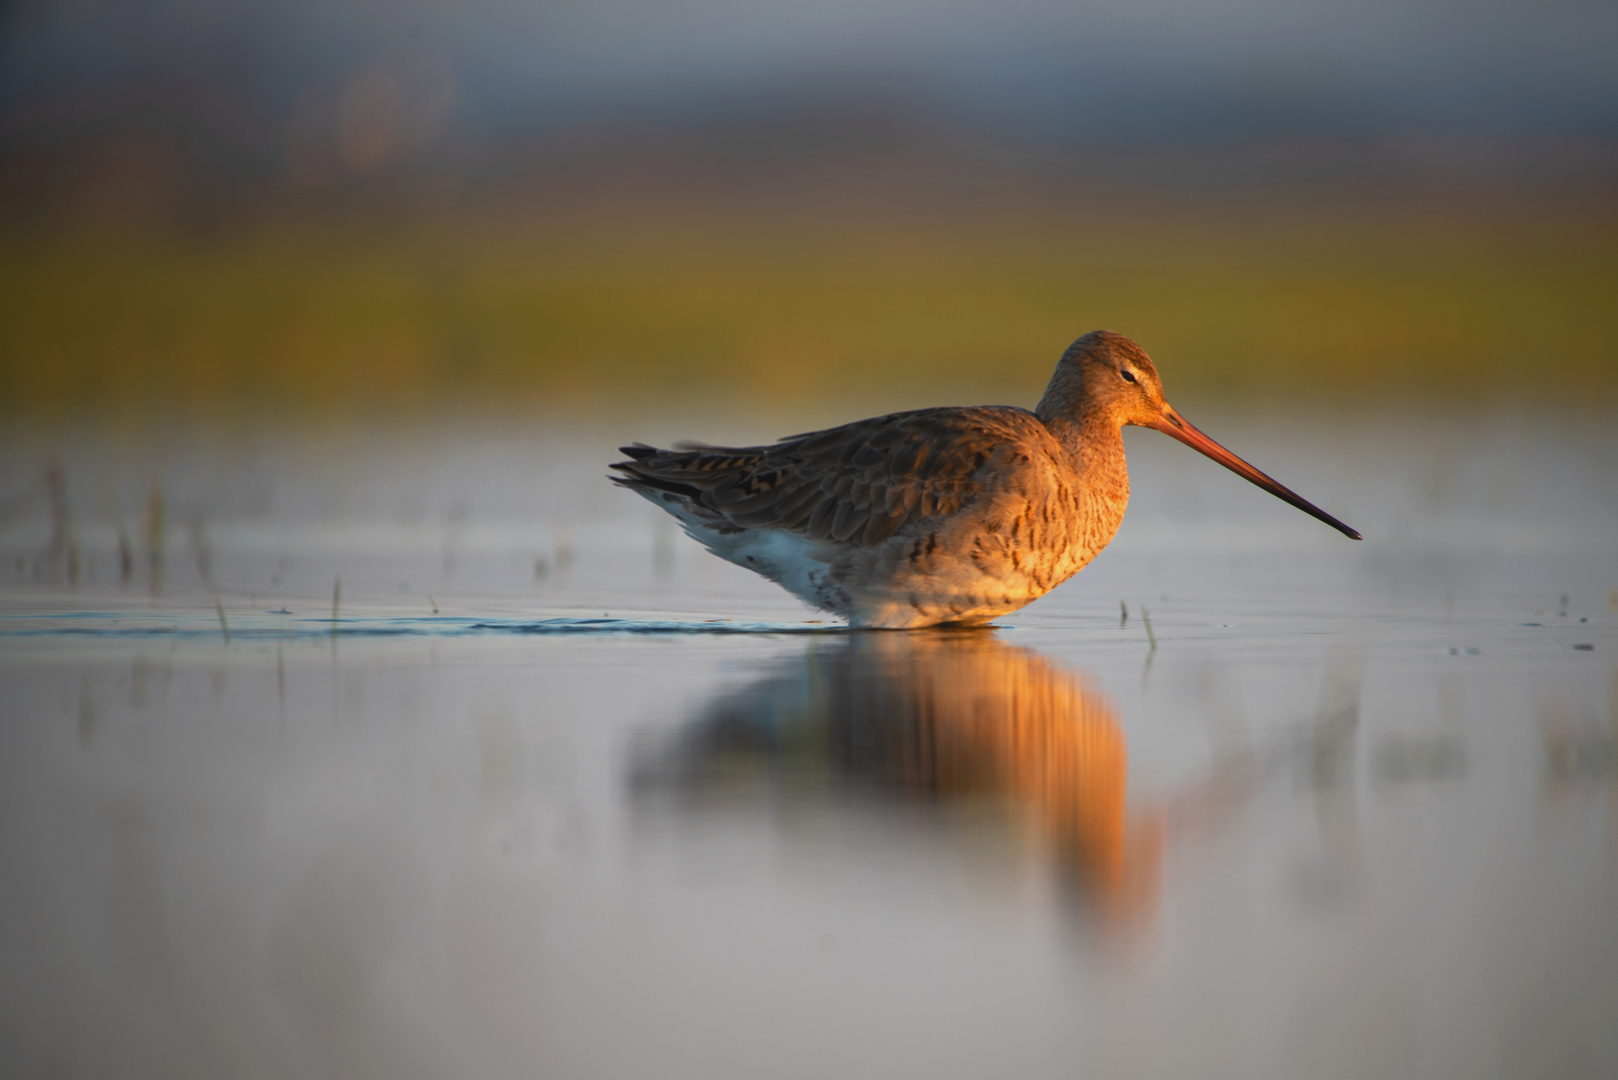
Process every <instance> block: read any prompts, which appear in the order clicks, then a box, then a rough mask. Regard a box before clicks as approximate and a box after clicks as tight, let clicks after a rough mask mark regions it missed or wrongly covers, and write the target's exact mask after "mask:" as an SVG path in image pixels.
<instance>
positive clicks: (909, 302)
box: [0, 204, 1618, 417]
mask: <svg viewBox="0 0 1618 1080" xmlns="http://www.w3.org/2000/svg"><path fill="white" fill-rule="evenodd" d="M1615 297H1618V214H1615V213H1612V212H1604V211H1599V210H1592V209H1590V208H1588V207H1584V208H1568V207H1564V208H1546V207H1534V206H1513V207H1500V206H1492V205H1479V206H1472V207H1466V206H1450V207H1442V208H1433V207H1426V208H1415V209H1405V210H1397V211H1394V210H1388V209H1386V208H1375V207H1367V206H1361V207H1336V208H1332V207H1323V206H1319V205H1313V206H1310V205H1290V206H1289V205H1285V204H1278V205H1267V206H1265V205H1248V206H1246V207H1224V208H1221V209H1209V208H1206V207H1202V208H1199V207H1194V206H1188V205H1187V206H1167V207H1165V206H1139V207H1134V208H1126V209H1120V208H1117V207H1114V208H1113V209H1111V210H1110V211H1109V212H1108V213H1106V214H1099V213H1098V214H1093V215H1088V216H1087V215H1084V214H1064V215H1053V214H1029V215H1026V216H1024V217H1020V218H1018V217H1001V218H993V217H991V216H988V215H977V216H972V215H967V214H956V215H953V216H944V215H931V216H929V215H924V214H916V215H910V216H905V215H890V216H883V215H876V214H872V215H868V216H866V217H865V218H863V219H858V218H855V217H852V216H849V215H842V216H839V215H830V214H822V215H818V216H816V215H812V214H811V215H805V216H802V217H799V218H797V219H795V220H794V219H789V218H788V217H787V216H786V215H782V214H773V215H772V214H762V213H742V212H737V213H724V212H718V211H705V212H691V213H685V214H682V215H677V216H676V215H668V214H655V213H650V212H646V213H639V214H637V213H633V212H628V211H621V210H598V211H595V212H588V213H587V212H578V213H574V214H571V215H562V214H560V213H542V212H537V211H531V210H530V211H523V210H521V209H512V210H509V211H505V212H495V211H486V212H484V213H482V214H438V215H432V216H430V217H427V218H425V219H423V220H415V221H410V222H408V223H394V224H388V223H385V222H383V223H379V222H377V221H374V220H373V221H372V222H370V223H368V224H359V223H355V222H352V221H344V222H335V223H334V222H332V221H309V220H303V221H260V222H257V223H254V224H251V225H237V226H234V227H231V228H228V229H216V230H214V231H212V232H210V233H197V232H189V233H187V232H180V231H169V232H165V233H145V234H140V235H131V234H128V233H114V232H110V231H109V232H104V233H98V232H96V231H94V230H86V229H82V228H81V229H79V230H76V231H73V232H66V231H61V230H57V231H42V230H34V231H32V232H25V231H13V232H11V233H9V234H7V235H5V236H3V237H0V410H3V411H4V412H5V413H6V414H9V415H12V416H16V415H18V414H24V415H30V416H39V417H51V416H63V415H68V416H71V415H79V414H104V413H141V412H147V411H157V412H163V411H175V410H179V411H186V410H193V409H198V410H212V411H226V412H231V411H238V410H245V411H273V410H300V409H308V410H330V409H339V410H353V409H368V410H381V411H404V412H412V411H420V410H434V409H439V408H442V407H444V406H445V405H471V406H477V407H492V408H502V407H508V406H509V407H513V408H520V409H534V408H541V409H542V408H546V407H552V408H572V407H579V406H584V405H591V404H607V403H618V404H643V403H655V402H659V401H667V400H669V399H671V398H682V399H695V400H701V399H713V398H721V399H737V400H753V399H764V400H771V401H778V402H790V401H802V400H811V399H825V398H833V397H836V398H847V397H866V398H870V399H873V400H882V401H885V402H887V401H891V402H897V403H900V404H911V405H917V406H920V405H926V404H935V403H939V402H945V401H970V400H998V401H1007V402H1015V403H1023V404H1031V403H1032V402H1033V401H1034V400H1035V399H1037V397H1038V394H1039V392H1040V389H1041V388H1042V387H1043V385H1044V382H1045V379H1046V378H1047V377H1048V375H1049V372H1050V369H1051V366H1052V364H1053V363H1054V362H1055V360H1056V358H1057V356H1058V355H1059V354H1060V352H1061V350H1062V349H1063V348H1064V347H1065V346H1066V344H1067V343H1068V342H1069V341H1071V340H1072V339H1073V338H1074V337H1076V336H1077V335H1079V334H1081V333H1083V332H1085V331H1088V330H1091V329H1095V328H1098V327H1106V328H1110V329H1114V330H1118V331H1121V332H1123V333H1126V334H1129V335H1130V336H1132V337H1134V338H1136V340H1138V341H1140V342H1141V343H1142V344H1143V345H1144V346H1145V347H1146V349H1147V351H1148V352H1150V353H1152V355H1153V356H1154V357H1155V358H1156V359H1157V360H1158V361H1159V363H1160V365H1161V367H1162V368H1163V370H1164V375H1165V380H1166V382H1167V385H1168V388H1169V390H1170V392H1171V395H1174V396H1182V395H1183V392H1185V391H1191V392H1193V393H1195V394H1199V395H1202V396H1210V395H1214V394H1220V393H1223V394H1230V395H1243V396H1261V397H1276V398H1291V397H1297V396H1309V397H1311V398H1316V399H1318V398H1321V397H1331V398H1343V397H1354V398H1358V397H1391V398H1394V399H1396V400H1399V401H1401V402H1403V401H1411V402H1412V403H1413V404H1416V405H1418V406H1419V405H1420V404H1422V402H1423V401H1425V400H1456V401H1463V402H1466V401H1476V400H1478V399H1493V400H1498V399H1525V400H1542V401H1547V402H1551V403H1560V404H1568V405H1575V406H1576V405H1582V404H1587V403H1590V402H1605V401H1610V400H1612V399H1613V397H1614V396H1615V391H1618V302H1615Z"/></svg>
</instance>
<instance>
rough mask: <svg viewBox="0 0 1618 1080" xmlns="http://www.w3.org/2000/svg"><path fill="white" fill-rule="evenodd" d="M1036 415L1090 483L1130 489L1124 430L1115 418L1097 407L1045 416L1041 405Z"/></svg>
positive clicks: (1060, 410) (1058, 410)
mask: <svg viewBox="0 0 1618 1080" xmlns="http://www.w3.org/2000/svg"><path fill="white" fill-rule="evenodd" d="M1040 405H1041V409H1040V411H1039V413H1038V414H1037V415H1039V418H1040V420H1041V421H1043V422H1044V424H1045V428H1046V430H1048V431H1049V432H1050V433H1051V434H1052V435H1054V436H1056V441H1057V442H1059V443H1061V444H1062V447H1063V448H1064V449H1065V450H1067V453H1068V457H1069V459H1070V460H1071V461H1072V463H1073V469H1074V471H1075V472H1077V473H1078V474H1079V475H1080V476H1082V477H1084V478H1085V480H1086V481H1087V482H1090V483H1096V482H1101V483H1102V484H1107V485H1116V486H1118V487H1120V488H1122V489H1123V490H1124V491H1125V492H1127V491H1128V490H1129V470H1128V467H1127V465H1126V464H1125V461H1124V437H1123V431H1122V428H1121V427H1120V426H1119V424H1118V421H1117V420H1115V419H1114V418H1113V417H1112V415H1111V414H1110V413H1108V412H1106V411H1104V410H1101V409H1098V408H1089V409H1086V408H1084V407H1083V406H1082V404H1081V405H1080V407H1078V408H1069V409H1053V410H1051V411H1050V415H1049V416H1047V415H1044V413H1045V409H1044V408H1043V406H1044V405H1045V402H1041V403H1040Z"/></svg>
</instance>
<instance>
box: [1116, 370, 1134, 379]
mask: <svg viewBox="0 0 1618 1080" xmlns="http://www.w3.org/2000/svg"><path fill="white" fill-rule="evenodd" d="M1118 374H1120V375H1122V376H1123V377H1124V382H1134V381H1135V373H1134V372H1133V371H1130V370H1129V369H1128V368H1122V369H1120V370H1119V372H1118Z"/></svg>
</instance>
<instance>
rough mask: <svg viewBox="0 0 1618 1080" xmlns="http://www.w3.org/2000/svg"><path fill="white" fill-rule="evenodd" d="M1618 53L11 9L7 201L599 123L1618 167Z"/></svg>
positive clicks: (861, 15)
mask: <svg viewBox="0 0 1618 1080" xmlns="http://www.w3.org/2000/svg"><path fill="white" fill-rule="evenodd" d="M1614 40H1618V5H1613V4H1610V3H1602V2H1597V0H1550V2H1546V3H1540V4H1533V5H1529V4H1524V3H1502V2H1488V0H1485V2H1475V0H1474V2H1466V0H1426V2H1401V3H1394V2H1388V0H1362V2H1358V3H1322V2H1309V0H1222V2H1217V3H1210V2H1198V0H1133V2H1130V3H1105V2H1103V3H1097V2H1061V3H1059V2H1055V0H997V2H995V3H981V2H972V0H859V2H854V0H821V2H819V3H815V4H787V3H745V2H739V0H682V2H678V3H668V2H658V0H463V2H459V3H451V2H447V0H324V2H316V0H282V2H274V0H20V2H13V3H12V4H10V5H9V6H7V7H6V8H4V9H3V14H0V140H3V141H0V185H4V186H5V190H12V191H15V190H26V189H29V188H30V186H32V187H33V188H36V189H37V188H41V187H48V186H50V184H51V183H52V182H55V181H59V180H60V178H61V177H62V176H63V175H64V174H73V175H77V174H81V173H83V172H85V171H90V172H93V171H95V170H96V169H97V168H102V169H105V168H108V167H110V166H108V164H107V163H108V161H116V162H118V163H119V167H120V168H133V167H135V166H129V164H128V163H129V161H130V159H131V155H133V156H134V158H135V159H139V160H144V161H145V162H146V164H145V165H144V167H145V168H146V169H147V170H148V171H151V170H154V169H155V170H157V171H159V172H161V171H163V170H168V171H170V172H180V173H184V174H185V175H186V176H187V178H188V180H189V182H191V183H194V184H200V185H201V186H202V187H204V188H210V189H221V188H222V189H231V188H233V187H237V188H240V187H244V186H245V187H253V186H255V185H258V186H262V185H265V184H279V183H282V182H287V181H290V182H292V183H294V184H298V183H302V184H304V185H305V186H319V183H320V182H321V181H322V179H323V178H330V177H331V176H344V177H349V178H352V177H355V176H373V177H375V176H384V175H389V174H394V173H397V172H398V171H399V170H401V169H411V168H414V169H418V170H419V169H421V168H423V167H430V168H436V169H440V170H449V171H461V172H464V171H467V170H476V169H479V168H481V169H484V170H493V171H496V172H498V171H500V170H502V169H506V170H510V169H512V168H516V167H517V166H515V165H513V162H514V161H517V160H519V159H520V158H521V155H520V154H514V153H513V152H512V151H511V147H513V146H515V145H519V144H522V143H523V142H524V141H525V140H529V141H532V140H535V139H544V138H548V137H554V136H555V135H556V133H558V132H565V131H569V130H571V131H578V130H581V129H582V130H591V129H595V128H601V127H604V126H609V127H610V126H612V125H619V126H625V125H628V126H636V125H639V126H640V127H641V128H643V129H644V128H648V127H649V128H652V129H662V130H665V131H666V130H682V129H690V128H693V127H695V128H704V127H712V126H714V125H718V126H720V127H723V126H725V125H727V124H728V125H736V124H742V125H746V124H753V125H755V130H753V132H752V134H749V135H745V136H743V141H746V140H748V139H753V140H756V139H758V138H761V137H763V136H761V135H760V133H759V132H758V131H757V130H756V126H757V125H763V126H765V127H768V126H769V125H771V124H772V123H775V122H779V124H780V130H778V131H777V132H776V133H775V134H776V137H787V138H790V139H792V140H793V141H798V142H801V141H802V140H803V139H805V138H818V139H820V140H822V141H823V142H826V143H827V144H828V145H829V146H830V148H831V149H832V150H835V149H836V148H837V147H838V146H839V145H840V144H841V143H843V142H847V141H848V140H851V139H852V140H854V141H856V142H857V141H858V140H859V139H860V138H861V137H862V133H863V137H865V138H891V137H895V133H896V132H909V131H918V130H919V131H928V132H931V133H932V134H933V136H937V134H938V132H940V131H944V132H947V133H950V135H949V137H951V138H954V137H958V136H960V135H962V134H963V133H968V134H976V135H978V136H987V137H993V138H1000V139H1005V138H1015V139H1018V140H1022V141H1025V142H1033V143H1041V144H1048V145H1057V146H1073V145H1108V146H1154V147H1185V146H1207V145H1210V144H1221V143H1231V142H1242V141H1248V142H1251V141H1254V140H1275V139H1293V140H1297V139H1323V140H1330V139H1337V140H1342V139H1361V140H1364V139H1387V138H1398V139H1404V140H1407V141H1408V140H1411V139H1416V140H1446V139H1447V140H1452V141H1453V140H1473V141H1476V140H1485V141H1490V140H1492V141H1501V140H1504V141H1506V142H1512V141H1520V140H1537V141H1539V142H1540V143H1541V144H1545V143H1546V142H1547V141H1548V142H1549V143H1551V144H1555V145H1558V146H1563V147H1566V146H1567V145H1572V144H1579V145H1584V146H1586V147H1588V146H1589V145H1590V144H1592V143H1593V144H1597V145H1600V146H1605V147H1607V152H1608V153H1610V144H1611V143H1612V141H1613V139H1614V136H1618V64H1614V63H1613V62H1612V48H1611V43H1612V42H1613V41H1614ZM805 117H809V118H810V119H809V120H808V121H806V120H805ZM873 117H876V118H878V119H876V120H873ZM873 125H874V127H873ZM873 131H874V132H876V134H873ZM783 132H786V133H790V134H788V135H785V136H783V134H782V133H783ZM141 140H145V144H144V149H141V147H139V146H136V147H135V148H134V149H131V145H132V141H133V142H134V143H139V142H140V141H141ZM109 147H110V149H109ZM1539 152H1540V153H1545V151H1543V150H1541V151H1539ZM1563 152H1564V151H1556V153H1563ZM142 153H144V154H145V155H146V157H145V158H144V159H142V158H141V154H142ZM1585 153H1586V156H1588V151H1587V150H1586V151H1585ZM154 156H155V159H157V164H153V159H154ZM1507 156H1508V157H1509V155H1507ZM1573 156H1575V157H1577V156H1578V155H1577V154H1574V155H1573ZM1598 156H1601V157H1602V160H1603V161H1604V160H1605V155H1598ZM138 164H139V161H138V160H137V165H138ZM1603 168H1605V166H1603ZM136 171H138V168H136ZM30 177H32V180H31V181H30V180H29V178H30ZM19 178H21V179H19Z"/></svg>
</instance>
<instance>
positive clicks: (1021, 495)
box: [612, 330, 1358, 627]
mask: <svg viewBox="0 0 1618 1080" xmlns="http://www.w3.org/2000/svg"><path fill="white" fill-rule="evenodd" d="M1125 424H1138V425H1141V426H1146V427H1154V428H1157V429H1158V430H1160V431H1164V432H1166V433H1167V434H1169V435H1172V436H1173V437H1175V438H1177V439H1179V440H1180V441H1182V442H1185V443H1187V444H1188V445H1190V446H1192V447H1193V448H1195V449H1197V450H1199V451H1201V452H1202V453H1205V454H1207V455H1208V456H1210V457H1212V458H1214V459H1215V460H1216V461H1219V462H1220V463H1221V464H1223V465H1225V466H1227V467H1228V468H1231V469H1232V470H1234V471H1236V472H1238V473H1239V474H1241V475H1243V476H1245V477H1246V478H1247V479H1249V480H1251V481H1253V482H1254V483H1256V484H1258V485H1259V486H1261V487H1264V488H1265V489H1266V490H1268V491H1271V492H1272V493H1274V494H1276V495H1277V496H1279V497H1280V498H1282V499H1285V500H1286V501H1288V502H1291V503H1292V504H1293V505H1295V506H1298V507H1299V508H1301V509H1303V510H1305V511H1307V512H1308V513H1311V514H1313V515H1314V516H1316V517H1318V518H1320V519H1321V520H1323V521H1325V522H1327V523H1328V524H1330V525H1332V526H1333V527H1335V528H1337V529H1339V530H1341V531H1343V532H1344V533H1346V534H1348V535H1350V536H1353V537H1355V538H1356V539H1357V538H1358V534H1357V533H1355V532H1354V531H1353V530H1351V529H1349V528H1348V526H1346V525H1343V524H1342V523H1341V522H1339V521H1337V520H1336V519H1334V518H1331V517H1329V516H1328V515H1326V514H1324V513H1322V512H1321V511H1320V510H1318V509H1316V508H1315V507H1313V506H1311V505H1310V504H1308V503H1306V502H1304V501H1303V500H1302V499H1300V498H1299V497H1298V496H1296V495H1294V494H1293V493H1292V492H1290V491H1288V490H1287V489H1286V488H1283V487H1281V485H1279V484H1277V483H1276V482H1275V481H1273V480H1271V479H1270V478H1269V477H1267V476H1265V475H1264V474H1263V473H1260V472H1258V470H1256V469H1254V468H1253V467H1252V466H1251V465H1248V464H1247V463H1246V462H1243V461H1241V459H1239V458H1237V457H1236V456H1235V455H1233V454H1231V453H1230V452H1229V451H1227V450H1225V449H1224V448H1223V447H1220V446H1219V445H1218V444H1217V443H1214V442H1213V440H1211V439H1209V438H1208V437H1207V436H1205V435H1203V434H1202V433H1201V432H1199V431H1197V430H1196V429H1195V428H1193V427H1191V426H1190V424H1188V423H1186V422H1185V421H1184V419H1183V418H1181V417H1180V416H1179V415H1178V414H1177V413H1175V411H1174V410H1173V409H1172V408H1170V407H1169V405H1168V404H1167V402H1165V401H1164V400H1163V391H1162V385H1161V383H1160V381H1159V380H1158V376H1157V370H1156V368H1155V367H1154V366H1153V364H1152V361H1151V359H1150V358H1149V357H1147V355H1146V353H1145V352H1144V351H1142V350H1141V348H1140V346H1138V345H1136V344H1135V343H1134V342H1132V341H1130V340H1129V339H1128V338H1126V337H1124V336H1122V335H1121V334H1114V333H1111V332H1109V331H1104V330H1102V331H1096V332H1094V333H1091V334H1086V335H1085V336H1084V337H1082V338H1080V339H1079V340H1078V341H1076V342H1074V343H1073V345H1072V346H1071V347H1070V348H1069V349H1068V350H1067V352H1066V353H1065V354H1063V356H1062V359H1061V361H1060V362H1059V363H1058V364H1057V367H1056V372H1055V374H1054V375H1053V376H1052V377H1051V382H1050V385H1049V386H1048V387H1047V388H1046V391H1045V396H1044V397H1043V398H1042V399H1041V400H1040V403H1039V405H1038V406H1037V407H1036V409H1035V410H1034V411H1033V412H1029V411H1028V410H1026V409H1019V408H1013V407H1009V406H978V407H968V408H937V409H919V410H915V411H912V412H900V413H890V414H888V415H887V416H878V417H873V418H872V419H869V420H859V421H855V422H854V423H852V424H844V425H843V426H841V427H836V428H829V429H827V430H825V431H814V432H809V433H808V434H804V435H794V436H790V437H788V438H785V439H782V440H781V441H780V442H777V443H775V444H773V445H770V446H753V447H718V446H704V447H697V448H692V449H685V450H659V449H657V448H655V447H651V446H645V445H643V444H640V443H636V444H635V445H633V446H627V447H624V448H623V452H624V453H625V454H627V455H629V458H630V460H628V461H621V462H618V463H616V464H614V465H613V466H612V468H614V469H616V470H618V471H619V472H620V473H621V475H619V476H614V477H613V480H614V481H615V482H617V483H619V484H621V485H623V486H625V487H628V488H630V489H632V490H634V491H635V492H637V493H639V494H640V495H642V496H644V497H646V498H647V499H649V500H651V501H653V502H655V503H657V504H658V505H659V506H661V507H663V508H664V509H665V510H668V511H669V512H670V513H672V514H674V515H675V516H676V517H677V518H679V519H680V522H681V524H682V525H683V526H684V527H685V529H686V531H687V532H688V533H690V535H691V536H692V537H694V538H695V539H697V540H698V541H700V542H701V543H703V544H704V545H705V546H706V547H707V548H708V550H710V551H712V552H713V553H714V554H716V555H719V556H720V557H721V558H724V559H727V560H729V561H731V562H734V563H737V564H738V565H741V566H745V567H747V568H748V569H751V570H755V571H757V572H759V573H761V574H763V575H764V576H766V577H768V578H770V579H771V580H772V581H776V582H779V583H780V584H781V585H783V586H784V587H785V588H787V589H788V590H789V591H791V592H792V593H793V594H795V595H797V596H799V597H800V598H802V599H804V600H806V601H808V602H809V603H811V604H813V605H815V606H816V607H820V608H823V609H825V610H827V611H830V612H833V613H834V614H837V615H841V616H843V617H844V618H846V619H848V620H849V622H850V623H851V624H852V625H855V626H871V627H916V626H932V625H937V624H941V623H956V624H976V623H984V622H987V621H989V620H990V619H993V618H995V617H996V616H998V615H1003V614H1005V613H1006V612H1009V611H1014V610H1016V609H1017V608H1019V607H1022V606H1023V605H1024V604H1026V603H1028V602H1029V601H1031V600H1034V599H1037V598H1038V597H1040V596H1042V595H1044V594H1045V593H1046V592H1048V591H1049V590H1051V589H1053V588H1055V587H1056V586H1057V585H1060V584H1061V583H1062V582H1063V581H1066V580H1067V579H1068V578H1069V577H1072V576H1073V575H1074V574H1075V573H1077V572H1078V571H1079V570H1080V569H1081V568H1083V567H1084V565H1085V564H1086V563H1088V562H1089V561H1090V560H1091V559H1093V558H1094V557H1095V556H1096V554H1097V553H1098V552H1100V550H1101V549H1102V548H1103V547H1105V546H1106V545H1107V542H1108V541H1110V540H1111V539H1112V537H1113V534H1114V533H1115V532H1116V531H1117V529H1118V524H1119V522H1120V521H1122V519H1123V514H1124V508H1125V506H1126V505H1127V504H1128V501H1129V474H1128V470H1127V467H1126V464H1125V461H1124V447H1123V439H1122V436H1121V434H1120V432H1121V429H1122V427H1123V426H1124V425H1125Z"/></svg>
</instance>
